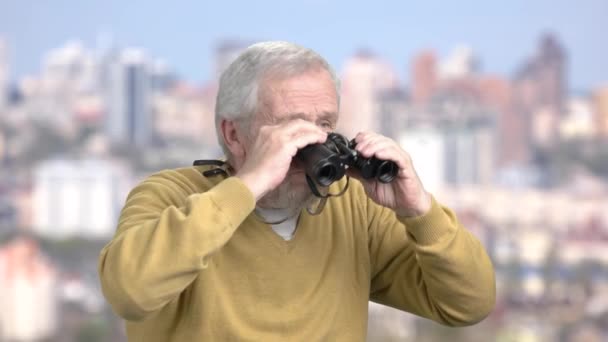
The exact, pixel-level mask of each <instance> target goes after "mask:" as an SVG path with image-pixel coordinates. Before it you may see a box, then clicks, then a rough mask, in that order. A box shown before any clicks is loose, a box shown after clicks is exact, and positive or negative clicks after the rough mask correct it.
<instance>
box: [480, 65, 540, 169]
mask: <svg viewBox="0 0 608 342" xmlns="http://www.w3.org/2000/svg"><path fill="white" fill-rule="evenodd" d="M478 87H479V93H480V95H481V101H482V103H483V104H484V105H485V106H486V107H487V108H488V109H489V110H491V111H492V112H494V114H495V117H496V123H497V129H498V132H497V133H498V134H497V136H496V139H497V146H496V147H497V155H496V166H497V167H508V166H513V165H523V164H526V163H527V162H528V161H529V160H530V146H529V141H528V138H529V135H528V128H527V127H526V125H527V122H528V121H527V120H526V118H525V116H524V115H523V113H522V112H521V111H517V110H515V107H514V103H513V98H514V91H515V90H514V87H513V85H512V84H511V82H510V81H508V80H505V79H503V78H501V77H496V76H482V77H480V78H479V80H478Z"/></svg>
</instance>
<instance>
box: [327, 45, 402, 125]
mask: <svg viewBox="0 0 608 342" xmlns="http://www.w3.org/2000/svg"><path fill="white" fill-rule="evenodd" d="M397 86H398V82H397V74H396V72H395V71H394V70H393V68H392V67H391V66H390V65H388V64H387V63H386V62H384V61H382V60H381V59H380V58H378V57H376V56H375V55H374V54H373V53H371V52H369V51H366V50H363V51H360V52H358V53H357V54H356V55H355V56H353V57H352V58H350V59H349V60H348V61H347V62H346V65H345V67H344V71H343V73H342V93H341V95H342V96H341V101H340V103H341V104H340V106H341V107H340V120H339V122H338V131H340V132H342V133H344V134H346V135H348V136H354V135H355V134H356V133H358V132H360V131H363V130H369V131H376V132H377V131H378V130H379V128H380V116H379V108H378V94H379V93H380V92H383V91H386V90H387V89H391V88H396V87H397Z"/></svg>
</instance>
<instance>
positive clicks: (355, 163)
mask: <svg viewBox="0 0 608 342" xmlns="http://www.w3.org/2000/svg"><path fill="white" fill-rule="evenodd" d="M355 146H356V142H355V140H354V139H353V140H351V141H349V140H348V139H346V138H345V137H344V136H343V135H341V134H338V133H329V135H328V136H327V141H325V143H323V144H313V145H308V146H306V147H304V148H302V149H300V150H299V151H298V153H297V154H296V156H295V158H298V160H299V161H300V162H302V164H303V165H304V169H305V171H306V175H307V176H308V177H310V178H311V179H312V180H313V181H314V182H315V183H317V184H319V185H321V186H329V185H330V184H331V183H333V182H335V181H337V180H339V179H341V178H342V177H343V176H344V174H345V173H346V169H348V168H353V169H354V170H356V171H358V172H359V173H360V175H361V176H362V177H363V178H364V179H371V178H375V179H377V180H378V181H380V182H382V183H390V182H391V181H392V180H393V179H394V178H395V176H397V172H398V171H399V168H398V166H397V164H396V163H395V162H393V161H388V160H380V159H377V158H376V157H372V158H364V157H363V156H361V155H360V154H359V152H358V151H356V150H355Z"/></svg>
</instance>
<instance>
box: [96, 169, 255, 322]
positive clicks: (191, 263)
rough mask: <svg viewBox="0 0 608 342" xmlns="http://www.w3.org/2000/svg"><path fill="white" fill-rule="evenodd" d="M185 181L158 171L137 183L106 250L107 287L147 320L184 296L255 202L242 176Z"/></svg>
mask: <svg viewBox="0 0 608 342" xmlns="http://www.w3.org/2000/svg"><path fill="white" fill-rule="evenodd" d="M179 181H180V180H179V179H171V177H163V176H152V177H150V178H148V179H147V180H145V181H143V182H142V183H141V184H140V185H138V186H137V187H136V188H135V189H133V190H132V191H131V192H130V193H129V196H128V197H127V200H126V204H125V206H124V208H123V209H122V212H121V215H120V218H119V222H118V228H117V231H116V234H115V236H114V238H113V239H112V240H111V241H110V242H109V243H108V244H107V245H106V246H105V247H104V248H103V249H102V251H101V253H100V257H99V262H98V272H99V277H100V280H101V287H102V292H103V294H104V296H105V298H106V299H107V300H108V302H109V303H110V305H111V306H112V308H113V310H114V311H115V312H116V313H117V314H118V315H120V316H121V317H123V318H125V319H127V320H134V321H137V320H143V319H145V318H146V317H147V316H148V315H149V314H151V313H153V312H155V311H157V310H159V309H161V308H162V307H163V306H165V305H166V304H167V303H169V302H170V301H172V300H173V299H175V298H176V297H178V296H179V294H180V293H181V292H182V291H184V289H185V288H186V287H187V286H188V285H189V284H190V283H192V281H193V280H194V279H195V278H196V276H197V274H198V273H199V272H200V271H201V270H203V269H204V268H205V267H206V265H207V261H208V260H207V259H208V258H209V256H210V255H211V254H212V253H213V252H214V251H216V250H217V249H219V248H221V247H222V246H223V245H224V244H225V243H226V242H227V241H228V240H229V239H230V237H231V236H232V234H233V233H234V232H235V230H236V229H237V228H238V227H239V225H240V224H241V222H242V221H244V220H245V218H246V217H247V216H248V215H249V214H250V213H251V211H252V210H253V209H254V207H255V199H254V197H253V194H252V193H251V191H249V189H248V188H247V187H246V186H245V185H244V184H243V183H242V182H241V181H240V180H239V179H238V178H234V177H231V178H228V179H225V180H223V181H222V182H220V183H218V184H217V185H216V186H214V187H213V188H211V189H210V190H208V191H206V192H203V193H198V192H196V193H189V192H192V191H185V190H184V188H183V184H181V185H182V186H180V184H179Z"/></svg>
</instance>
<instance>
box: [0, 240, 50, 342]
mask: <svg viewBox="0 0 608 342" xmlns="http://www.w3.org/2000/svg"><path fill="white" fill-rule="evenodd" d="M57 293H58V288H57V269H56V267H55V266H54V265H52V264H51V263H50V262H49V260H48V259H47V258H46V257H45V256H44V254H43V253H42V252H41V251H40V248H39V246H38V244H37V243H36V241H35V240H33V239H31V238H27V237H17V238H15V239H13V240H12V241H10V242H9V243H8V244H5V245H4V246H2V247H0V340H2V341H45V340H52V339H53V337H55V336H56V332H57V328H58V321H57V317H59V315H58V314H59V310H58V306H59V305H58V304H59V303H58V295H57Z"/></svg>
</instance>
